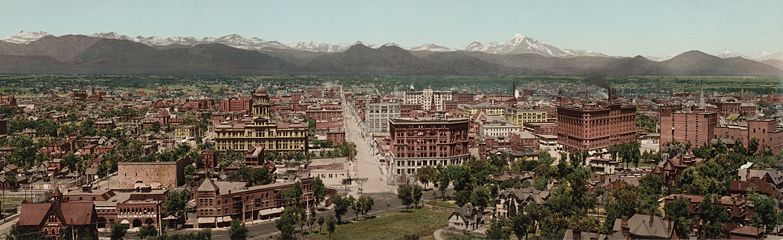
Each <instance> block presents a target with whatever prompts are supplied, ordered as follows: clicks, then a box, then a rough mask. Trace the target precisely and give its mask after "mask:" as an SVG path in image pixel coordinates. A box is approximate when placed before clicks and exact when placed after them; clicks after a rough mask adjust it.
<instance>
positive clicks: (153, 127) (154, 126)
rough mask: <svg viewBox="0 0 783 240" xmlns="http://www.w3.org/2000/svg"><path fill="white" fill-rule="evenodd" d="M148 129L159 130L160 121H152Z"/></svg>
mask: <svg viewBox="0 0 783 240" xmlns="http://www.w3.org/2000/svg"><path fill="white" fill-rule="evenodd" d="M150 131H153V132H160V123H159V122H153V123H152V126H151V127H150Z"/></svg>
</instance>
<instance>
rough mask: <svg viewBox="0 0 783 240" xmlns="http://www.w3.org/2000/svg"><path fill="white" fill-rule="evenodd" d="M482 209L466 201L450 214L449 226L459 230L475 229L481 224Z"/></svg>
mask: <svg viewBox="0 0 783 240" xmlns="http://www.w3.org/2000/svg"><path fill="white" fill-rule="evenodd" d="M481 219H482V216H481V211H479V209H478V208H474V207H473V205H472V204H470V203H466V204H465V205H462V207H459V208H457V209H456V210H454V212H452V213H451V215H450V216H449V227H450V228H454V229H457V230H466V231H475V230H476V229H478V228H479V226H481Z"/></svg>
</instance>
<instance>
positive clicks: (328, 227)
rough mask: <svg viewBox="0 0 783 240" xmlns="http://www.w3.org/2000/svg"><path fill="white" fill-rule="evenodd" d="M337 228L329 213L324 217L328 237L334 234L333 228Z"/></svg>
mask: <svg viewBox="0 0 783 240" xmlns="http://www.w3.org/2000/svg"><path fill="white" fill-rule="evenodd" d="M336 228H337V223H336V222H335V221H334V217H332V216H331V215H330V216H329V217H328V218H326V231H329V239H331V238H332V234H334V230H335V229H336Z"/></svg>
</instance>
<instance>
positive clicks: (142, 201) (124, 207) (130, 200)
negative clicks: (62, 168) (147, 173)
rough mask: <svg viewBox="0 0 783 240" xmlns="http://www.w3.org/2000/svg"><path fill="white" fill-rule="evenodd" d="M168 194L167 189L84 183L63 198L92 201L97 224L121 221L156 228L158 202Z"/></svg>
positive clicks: (71, 200) (131, 224) (101, 226)
mask: <svg viewBox="0 0 783 240" xmlns="http://www.w3.org/2000/svg"><path fill="white" fill-rule="evenodd" d="M168 195H169V191H168V190H163V189H161V190H153V189H149V188H146V189H140V190H137V191H128V190H107V189H102V190H100V189H91V188H90V187H89V186H85V187H83V188H82V189H80V190H72V191H68V192H66V193H65V194H63V199H64V200H66V201H68V202H86V203H92V204H94V205H95V212H96V214H97V217H98V221H97V227H98V228H106V229H107V230H109V229H111V226H112V225H113V224H124V225H127V226H128V227H131V228H133V227H139V226H142V225H154V226H155V227H156V228H159V227H160V226H159V224H160V221H159V219H160V218H161V217H162V216H161V215H160V211H161V210H160V207H161V203H163V202H164V201H165V200H166V198H168Z"/></svg>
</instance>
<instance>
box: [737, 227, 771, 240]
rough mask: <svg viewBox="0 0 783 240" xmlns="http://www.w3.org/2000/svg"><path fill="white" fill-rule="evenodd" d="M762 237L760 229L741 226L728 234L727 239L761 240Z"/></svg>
mask: <svg viewBox="0 0 783 240" xmlns="http://www.w3.org/2000/svg"><path fill="white" fill-rule="evenodd" d="M762 237H764V234H763V231H762V230H761V229H760V228H757V227H753V226H742V227H738V228H735V229H733V230H731V231H730V232H729V239H761V238H762Z"/></svg>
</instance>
